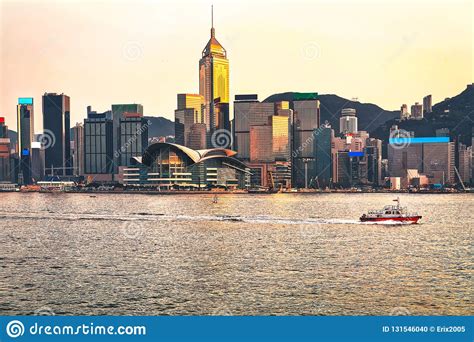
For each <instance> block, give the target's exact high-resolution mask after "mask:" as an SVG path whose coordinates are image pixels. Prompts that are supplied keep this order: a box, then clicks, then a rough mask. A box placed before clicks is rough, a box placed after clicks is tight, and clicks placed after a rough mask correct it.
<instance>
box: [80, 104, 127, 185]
mask: <svg viewBox="0 0 474 342" xmlns="http://www.w3.org/2000/svg"><path fill="white" fill-rule="evenodd" d="M113 140H114V135H113V120H112V118H111V113H110V112H105V113H100V114H99V113H97V112H91V111H88V114H87V119H84V141H85V145H84V173H85V175H86V176H87V177H88V178H89V179H88V181H92V180H95V181H112V180H113V160H114V152H113V144H114V141H113ZM118 157H119V156H118ZM118 157H117V159H118Z"/></svg>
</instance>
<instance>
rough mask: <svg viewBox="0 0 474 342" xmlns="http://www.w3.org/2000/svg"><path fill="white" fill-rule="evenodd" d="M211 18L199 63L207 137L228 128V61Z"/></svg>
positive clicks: (200, 88) (200, 87) (200, 90)
mask: <svg viewBox="0 0 474 342" xmlns="http://www.w3.org/2000/svg"><path fill="white" fill-rule="evenodd" d="M211 17H212V21H211V38H210V39H209V42H208V43H207V44H206V46H205V47H204V50H203V51H202V57H201V59H200V61H199V94H200V95H202V96H203V98H204V111H203V117H204V123H205V124H206V128H207V131H208V133H209V136H210V135H212V133H213V132H215V131H216V130H218V129H228V128H229V127H230V125H229V124H228V122H226V121H225V120H226V118H227V121H228V118H229V113H228V104H229V60H228V59H227V51H226V50H225V49H224V47H223V46H222V45H221V44H220V43H219V42H218V41H217V39H216V36H215V29H214V20H213V19H214V17H213V14H212V15H211ZM220 104H227V106H225V105H220ZM216 107H219V109H216ZM225 110H227V113H225ZM223 112H224V113H223ZM218 114H220V117H218ZM220 118H221V120H219V119H220ZM222 118H223V119H222Z"/></svg>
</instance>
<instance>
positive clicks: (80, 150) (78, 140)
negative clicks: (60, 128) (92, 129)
mask: <svg viewBox="0 0 474 342" xmlns="http://www.w3.org/2000/svg"><path fill="white" fill-rule="evenodd" d="M72 131H73V140H72V145H71V147H72V152H71V154H72V161H73V168H74V172H73V173H74V175H77V176H82V175H83V174H84V126H83V125H82V123H80V122H78V123H76V125H75V126H74V127H73V128H72Z"/></svg>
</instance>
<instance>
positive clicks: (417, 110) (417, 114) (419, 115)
mask: <svg viewBox="0 0 474 342" xmlns="http://www.w3.org/2000/svg"><path fill="white" fill-rule="evenodd" d="M410 118H411V119H415V120H421V119H423V105H421V104H419V103H418V102H415V104H414V105H412V106H411V116H410Z"/></svg>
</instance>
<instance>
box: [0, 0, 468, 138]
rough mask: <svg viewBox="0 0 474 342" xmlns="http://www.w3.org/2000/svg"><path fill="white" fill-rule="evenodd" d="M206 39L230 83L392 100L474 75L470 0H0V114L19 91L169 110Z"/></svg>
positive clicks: (185, 88) (161, 112)
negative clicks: (216, 45) (223, 58)
mask: <svg viewBox="0 0 474 342" xmlns="http://www.w3.org/2000/svg"><path fill="white" fill-rule="evenodd" d="M212 3H214V26H215V28H216V38H217V39H218V40H219V41H220V43H221V44H222V45H223V46H224V47H225V48H226V49H227V53H228V57H229V60H230V87H231V88H230V92H231V98H232V99H233V97H234V95H235V94H244V93H257V94H259V97H260V99H261V100H263V99H264V98H265V97H267V96H268V95H271V94H273V93H277V92H284V91H301V92H304V91H308V92H309V91H315V92H319V93H321V94H328V93H335V94H337V95H340V96H343V97H346V98H354V97H357V98H358V99H359V101H361V102H371V103H375V104H378V105H380V106H382V107H383V108H385V109H391V110H394V109H398V108H399V107H400V105H401V104H402V103H407V104H408V105H410V104H412V103H414V102H415V101H419V102H421V101H422V98H423V96H425V95H427V94H433V101H434V103H437V102H439V101H441V100H443V99H444V98H445V97H448V96H454V95H456V94H458V93H459V92H460V91H462V90H463V89H464V88H465V86H466V84H468V83H472V82H473V78H474V77H473V53H472V46H473V5H472V3H473V2H472V1H471V0H454V1H450V0H444V1H440V0H434V1H429V0H410V1H407V0H398V1H394V0H389V1H381V0H379V1H374V0H372V1H367V0H344V1H343V0H333V1H329V0H326V1H318V0H305V1H303V0H299V1H291V0H276V1H275V0H272V1H268V0H244V1H242V0H239V1H224V0H214V1H213V2H211V1H200V0H193V1H191V0H188V1H179V0H174V1H135V0H126V1H123V0H122V1H107V0H102V1H87V0H86V1H66V0H62V1H54V2H53V1H48V0H46V1H44V0H43V1H32V0H22V1H19V0H0V57H1V59H0V89H1V94H0V116H6V118H7V124H8V125H9V126H10V128H12V129H15V127H16V118H15V106H16V102H17V98H18V97H34V98H35V107H36V109H35V113H36V120H35V131H36V132H38V131H40V130H41V127H42V118H41V95H42V94H43V93H44V92H58V93H61V92H64V93H65V94H67V95H69V96H70V97H71V116H72V118H71V125H73V124H74V123H75V122H76V121H81V122H82V120H83V118H84V117H85V116H86V106H87V105H92V107H93V109H95V110H98V111H105V110H108V109H110V106H111V104H112V103H141V104H143V106H144V112H145V114H146V115H154V116H165V117H167V118H170V119H172V118H173V113H174V109H175V107H176V94H177V93H183V92H189V93H195V92H198V61H199V58H200V56H201V51H202V49H203V48H204V46H205V44H206V43H207V40H208V39H209V34H210V33H209V29H210V6H211V4H212Z"/></svg>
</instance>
